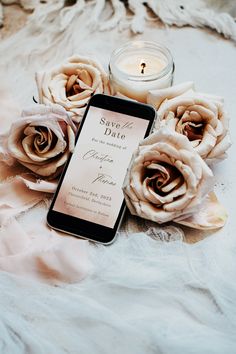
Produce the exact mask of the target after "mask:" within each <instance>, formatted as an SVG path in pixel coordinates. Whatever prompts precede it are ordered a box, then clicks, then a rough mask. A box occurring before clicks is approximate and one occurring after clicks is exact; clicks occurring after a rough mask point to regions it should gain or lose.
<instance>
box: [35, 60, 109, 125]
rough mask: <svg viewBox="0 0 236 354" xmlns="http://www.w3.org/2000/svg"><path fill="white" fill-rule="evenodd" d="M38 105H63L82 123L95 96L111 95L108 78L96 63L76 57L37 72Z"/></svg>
mask: <svg viewBox="0 0 236 354" xmlns="http://www.w3.org/2000/svg"><path fill="white" fill-rule="evenodd" d="M36 83H37V86H38V92H39V102H40V103H44V104H46V105H48V104H49V105H50V104H51V103H57V104H59V105H61V106H63V107H64V108H65V109H66V110H67V112H68V113H69V114H70V116H71V117H72V119H73V120H74V121H75V122H76V123H79V122H80V120H81V117H82V115H83V113H84V110H85V108H86V105H87V103H88V101H89V99H90V98H91V96H92V95H93V94H95V93H109V92H110V90H109V80H108V76H107V74H106V73H105V71H104V70H103V68H102V66H101V65H100V64H99V63H98V62H97V61H95V60H92V59H88V58H85V57H82V56H77V55H74V56H72V57H70V58H68V59H67V60H66V61H65V62H64V63H63V64H61V65H59V66H57V67H56V68H54V69H52V70H50V71H47V72H38V73H36Z"/></svg>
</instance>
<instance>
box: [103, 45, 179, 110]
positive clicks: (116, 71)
mask: <svg viewBox="0 0 236 354" xmlns="http://www.w3.org/2000/svg"><path fill="white" fill-rule="evenodd" d="M109 75H110V84H111V90H112V94H113V95H115V94H119V93H120V94H122V95H124V96H127V97H129V98H131V99H135V100H137V101H139V102H144V103H145V102H146V101H147V94H148V91H149V90H156V89H159V88H166V87H169V86H171V85H172V82H173V77H174V62H173V58H172V55H171V53H170V51H169V50H168V49H167V48H166V47H164V46H163V45H161V44H158V43H154V42H147V41H134V42H129V43H126V44H125V45H124V46H122V47H120V48H118V49H116V50H115V51H114V52H113V53H112V55H111V59H110V63H109Z"/></svg>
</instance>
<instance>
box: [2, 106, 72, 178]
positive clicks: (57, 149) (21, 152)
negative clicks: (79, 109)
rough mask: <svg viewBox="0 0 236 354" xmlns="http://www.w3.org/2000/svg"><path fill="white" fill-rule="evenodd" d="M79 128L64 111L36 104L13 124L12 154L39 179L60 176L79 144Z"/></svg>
mask: <svg viewBox="0 0 236 354" xmlns="http://www.w3.org/2000/svg"><path fill="white" fill-rule="evenodd" d="M75 130H76V128H75V126H74V124H73V122H72V121H71V119H70V118H69V117H68V114H67V113H66V111H65V110H64V108H62V107H60V106H58V105H53V106H50V107H47V106H44V105H36V106H34V107H33V108H32V109H29V110H26V111H23V113H22V117H21V118H20V119H18V120H17V121H16V122H15V123H13V124H12V126H11V129H10V132H9V135H8V138H7V147H8V153H9V154H10V156H11V157H13V158H14V159H15V160H16V161H18V162H19V163H20V164H21V165H23V166H25V167H26V168H27V169H29V170H30V171H32V172H34V173H35V174H37V175H38V176H41V177H47V178H54V177H56V176H58V175H59V174H60V172H61V170H62V167H63V165H64V164H65V162H66V160H67V158H68V156H69V154H70V152H71V151H73V149H74V145H75Z"/></svg>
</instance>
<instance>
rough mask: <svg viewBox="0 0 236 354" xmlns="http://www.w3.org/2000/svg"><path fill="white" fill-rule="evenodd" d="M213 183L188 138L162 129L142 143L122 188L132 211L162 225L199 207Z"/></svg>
mask: <svg viewBox="0 0 236 354" xmlns="http://www.w3.org/2000/svg"><path fill="white" fill-rule="evenodd" d="M213 184H214V181H213V174H212V172H211V170H210V168H209V167H208V166H207V164H206V163H205V162H204V161H203V159H202V158H201V157H200V156H199V154H197V152H196V151H195V150H194V149H193V147H192V146H191V144H190V142H189V141H188V139H187V138H186V137H185V136H183V135H181V134H178V133H176V132H174V131H171V130H170V129H168V128H162V129H160V130H159V131H158V132H156V133H153V134H152V135H150V136H149V137H147V138H146V139H144V140H143V141H142V142H141V143H140V145H139V147H138V149H137V150H136V152H135V153H134V155H133V158H132V161H131V164H130V166H129V169H128V172H127V175H126V178H125V182H124V187H123V190H124V196H125V200H126V204H127V206H128V208H129V210H130V212H131V214H134V215H138V216H140V217H142V218H145V219H149V220H152V221H155V222H158V223H160V224H161V223H165V222H167V221H171V220H174V221H178V220H182V219H184V218H186V217H188V216H189V215H191V214H192V213H194V212H195V211H196V210H198V208H199V206H200V205H201V203H202V201H203V200H204V198H205V196H206V195H207V194H208V192H209V191H211V190H212V189H213Z"/></svg>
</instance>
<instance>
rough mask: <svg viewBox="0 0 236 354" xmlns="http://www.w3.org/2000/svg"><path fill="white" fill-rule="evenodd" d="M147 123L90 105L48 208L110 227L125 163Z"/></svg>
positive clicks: (117, 207)
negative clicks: (52, 203)
mask: <svg viewBox="0 0 236 354" xmlns="http://www.w3.org/2000/svg"><path fill="white" fill-rule="evenodd" d="M149 123H150V121H149V120H145V119H142V118H140V117H135V116H132V115H127V114H124V113H120V112H114V111H111V110H107V109H104V108H100V107H95V106H90V108H89V110H88V112H87V116H86V119H85V120H84V122H83V127H82V129H81V132H80V134H79V138H78V140H77V143H76V146H75V150H74V152H73V154H72V157H71V160H70V163H69V165H68V168H67V171H66V174H65V176H64V179H63V182H62V184H61V186H60V189H59V192H58V194H57V197H56V199H55V202H54V205H53V208H52V210H54V211H56V212H60V213H63V214H65V215H69V216H73V217H76V218H79V219H83V220H86V221H88V222H92V223H95V224H98V225H103V226H105V227H108V228H114V226H115V223H116V221H117V218H118V215H119V213H120V209H121V206H122V203H123V200H124V197H123V192H122V185H123V181H124V178H125V175H126V172H127V167H128V165H129V162H130V160H131V157H132V153H133V151H134V150H135V148H137V146H138V143H139V141H140V140H142V139H143V138H144V136H145V134H146V131H147V128H148V125H149Z"/></svg>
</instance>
